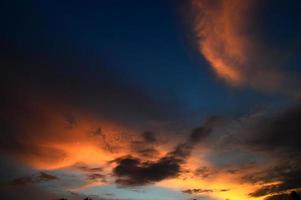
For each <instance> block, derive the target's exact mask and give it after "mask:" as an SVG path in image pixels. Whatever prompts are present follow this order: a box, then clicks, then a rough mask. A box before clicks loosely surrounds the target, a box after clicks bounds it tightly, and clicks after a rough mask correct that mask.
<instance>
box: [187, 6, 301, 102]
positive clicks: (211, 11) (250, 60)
mask: <svg viewBox="0 0 301 200" xmlns="http://www.w3.org/2000/svg"><path fill="white" fill-rule="evenodd" d="M192 2H193V8H194V10H195V12H196V17H195V27H194V28H195V32H196V35H197V39H198V48H199V51H200V52H201V54H202V55H203V56H204V57H205V59H206V60H207V61H208V62H209V64H210V65H211V66H212V68H213V69H214V71H215V72H216V74H217V75H218V77H220V78H221V79H223V80H225V81H226V82H227V83H228V84H230V85H232V86H238V87H241V86H251V87H254V88H256V89H259V90H265V91H277V92H281V93H284V94H287V95H292V96H299V95H300V87H299V86H298V83H299V81H297V78H296V77H294V76H293V75H292V74H289V73H288V71H286V70H285V68H286V66H285V64H283V65H281V66H280V65H279V63H281V62H282V61H281V59H282V57H283V55H281V53H280V52H277V53H275V52H274V51H272V50H270V49H269V48H268V47H266V45H265V44H264V43H263V42H262V41H261V38H260V36H259V34H258V32H259V31H258V30H257V29H258V27H256V25H254V24H255V22H253V21H254V20H256V16H255V14H256V12H257V11H258V10H256V9H257V8H258V7H257V5H258V4H260V3H261V2H260V1H252V0H246V1H240V0H213V1H211V0H193V1H192ZM284 83H285V85H284Z"/></svg>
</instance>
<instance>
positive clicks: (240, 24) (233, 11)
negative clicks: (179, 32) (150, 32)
mask: <svg viewBox="0 0 301 200" xmlns="http://www.w3.org/2000/svg"><path fill="white" fill-rule="evenodd" d="M193 3H194V6H195V8H196V9H197V11H198V12H199V15H198V17H197V23H196V27H195V28H196V32H197V36H198V38H199V49H200V51H201V52H202V54H203V55H204V56H205V58H206V59H207V60H208V62H209V63H210V64H211V65H212V67H213V68H214V70H215V71H216V73H217V74H218V75H219V76H220V77H221V78H223V79H225V80H226V81H228V82H229V83H231V84H233V85H241V84H244V81H245V77H243V74H242V73H241V67H243V66H244V64H245V63H246V62H247V56H248V51H249V47H248V45H249V44H248V43H249V40H248V39H249V38H247V36H246V34H245V33H244V29H245V26H246V23H247V22H248V21H249V20H248V11H249V10H250V8H251V1H249V0H246V1H239V0H230V1H229V0H228V1H227V0H223V1H206V0H205V1H204V0H194V1H193Z"/></svg>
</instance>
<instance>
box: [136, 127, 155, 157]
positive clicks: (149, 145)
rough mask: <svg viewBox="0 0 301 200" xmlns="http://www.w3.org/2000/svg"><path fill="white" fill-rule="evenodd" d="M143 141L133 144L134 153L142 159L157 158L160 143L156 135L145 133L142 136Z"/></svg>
mask: <svg viewBox="0 0 301 200" xmlns="http://www.w3.org/2000/svg"><path fill="white" fill-rule="evenodd" d="M141 136H142V140H136V141H133V142H132V143H131V148H132V150H133V152H135V153H137V154H138V156H142V157H155V156H158V155H159V151H158V150H157V149H156V148H155V145H158V143H159V141H158V140H157V138H156V135H155V133H153V132H150V131H145V132H143V133H142V134H141Z"/></svg>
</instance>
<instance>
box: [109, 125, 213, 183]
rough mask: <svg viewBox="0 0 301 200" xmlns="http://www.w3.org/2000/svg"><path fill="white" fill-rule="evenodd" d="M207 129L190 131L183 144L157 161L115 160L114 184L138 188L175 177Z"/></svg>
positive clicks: (129, 157) (204, 135)
mask: <svg viewBox="0 0 301 200" xmlns="http://www.w3.org/2000/svg"><path fill="white" fill-rule="evenodd" d="M209 132H210V130H209V129H208V128H203V127H201V128H197V129H195V130H193V131H192V133H191V134H190V135H189V137H188V139H187V141H186V142H185V143H182V144H179V145H177V146H176V147H175V149H174V150H173V151H170V152H169V153H167V154H166V155H165V156H163V157H162V158H160V159H158V160H157V161H142V160H141V159H140V158H134V157H131V156H126V157H122V158H119V159H117V160H115V162H116V163H117V166H116V167H115V168H114V170H113V173H114V175H115V176H116V178H117V179H116V183H118V184H121V185H127V186H139V185H145V184H150V183H154V182H158V181H161V180H164V179H167V178H172V177H176V176H178V175H179V173H180V172H181V165H182V164H183V163H184V162H185V160H186V158H187V157H188V156H189V154H190V153H191V151H192V149H193V147H194V146H195V145H196V144H197V143H198V142H199V141H201V140H202V139H204V138H205V137H207V136H208V134H209Z"/></svg>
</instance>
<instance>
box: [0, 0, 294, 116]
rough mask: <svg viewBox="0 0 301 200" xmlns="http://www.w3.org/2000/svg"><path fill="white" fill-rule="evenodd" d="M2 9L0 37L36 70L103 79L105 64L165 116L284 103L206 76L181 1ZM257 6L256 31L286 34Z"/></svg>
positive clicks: (30, 5)
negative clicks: (259, 28)
mask: <svg viewBox="0 0 301 200" xmlns="http://www.w3.org/2000/svg"><path fill="white" fill-rule="evenodd" d="M3 8H4V9H5V12H4V13H2V20H4V21H2V28H3V30H4V32H2V34H4V37H3V39H4V40H3V41H2V42H3V44H5V45H4V48H7V49H8V50H9V51H7V52H10V51H11V52H13V53H12V54H14V55H13V56H16V57H20V58H21V57H22V58H25V59H26V60H27V61H28V62H29V63H31V62H37V63H39V64H36V65H37V68H40V69H42V68H43V67H45V65H48V67H49V68H50V69H51V70H50V71H52V72H55V73H56V74H57V75H58V76H64V77H67V79H68V77H72V79H85V78H88V79H92V80H94V79H95V80H96V81H97V80H103V79H108V77H106V76H108V75H107V73H105V74H103V73H99V72H98V70H99V69H105V71H106V72H108V73H109V74H110V78H112V77H114V80H115V81H117V82H119V84H121V85H127V86H128V87H130V88H135V90H139V91H142V92H143V94H144V95H146V96H147V97H148V98H150V99H152V100H153V101H155V102H156V103H158V104H159V105H161V106H162V107H165V108H168V107H170V109H166V110H164V111H163V112H170V115H168V116H169V117H171V118H174V117H175V118H177V119H189V118H190V117H191V116H193V117H192V120H195V121H200V120H202V119H203V117H204V116H208V115H228V116H236V115H239V114H242V113H245V112H248V111H252V110H254V109H257V108H259V107H264V106H266V105H267V104H269V106H271V105H273V104H279V102H280V104H281V102H283V101H284V102H285V98H284V99H282V98H280V97H279V98H278V97H277V98H276V97H275V95H272V94H262V93H260V92H256V91H253V90H251V89H245V88H244V89H242V88H236V89H235V88H234V89H233V88H230V87H229V86H226V85H225V84H224V83H223V82H222V81H220V80H218V79H217V78H216V77H215V76H214V73H213V72H212V70H211V68H210V67H209V65H208V64H207V62H206V61H205V60H204V59H203V58H202V56H201V55H200V54H199V52H198V51H197V49H196V46H195V44H194V41H195V38H194V36H193V33H192V29H191V27H190V26H191V25H192V23H191V22H190V21H189V20H190V19H191V16H189V13H188V11H189V3H188V2H187V3H184V2H181V1H177V2H175V1H156V2H154V1H130V2H128V1H127V2H125V1H89V2H86V3H82V2H81V1H74V2H73V3H72V4H69V3H67V2H65V1H31V2H9V3H7V5H5V6H4V7H3ZM262 9H263V10H267V11H265V12H264V13H265V15H262V16H263V19H264V20H266V22H265V21H264V20H263V22H262V23H261V25H262V26H263V27H266V24H269V26H268V28H269V29H268V30H264V31H265V32H268V31H272V32H276V33H275V34H274V37H272V38H268V39H269V40H270V42H271V45H273V43H274V42H275V41H279V38H282V40H284V41H285V40H288V39H287V38H291V36H292V35H290V34H286V32H284V31H283V30H285V29H288V28H289V29H291V30H292V31H290V32H289V33H291V34H294V33H295V32H294V31H293V28H294V27H295V26H294V24H293V23H294V22H293V21H292V22H291V21H290V20H289V23H287V20H284V22H285V23H284V22H283V23H281V21H280V23H279V25H281V26H283V28H284V29H279V30H280V31H278V26H277V25H278V24H277V23H276V22H275V21H272V23H271V19H269V13H270V12H274V10H275V8H273V7H269V8H265V7H263V8H262ZM273 9H274V10H273ZM277 9H278V10H279V6H278V5H276V11H278V10H277ZM283 12H285V13H286V11H285V10H284V11H283ZM286 14H287V13H286ZM293 14H296V13H293ZM259 16H260V15H259ZM262 16H261V17H262ZM281 16H282V15H281ZM286 17H287V18H288V19H290V18H291V16H290V15H288V16H286ZM273 20H275V18H273ZM276 20H277V18H276ZM299 28H300V27H299ZM276 29H277V30H276ZM263 35H264V34H263ZM268 35H270V34H268ZM283 36H285V37H283ZM282 40H280V42H281V41H282ZM285 44H287V42H285ZM11 56H12V55H11ZM39 65H40V66H39ZM29 71H30V70H28V72H29ZM41 71H42V70H41ZM31 73H32V72H31ZM110 78H109V79H110ZM275 98H276V99H278V100H279V102H278V100H277V101H275ZM281 99H282V100H281ZM189 120H190V119H189Z"/></svg>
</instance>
